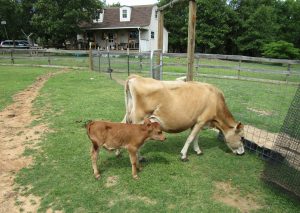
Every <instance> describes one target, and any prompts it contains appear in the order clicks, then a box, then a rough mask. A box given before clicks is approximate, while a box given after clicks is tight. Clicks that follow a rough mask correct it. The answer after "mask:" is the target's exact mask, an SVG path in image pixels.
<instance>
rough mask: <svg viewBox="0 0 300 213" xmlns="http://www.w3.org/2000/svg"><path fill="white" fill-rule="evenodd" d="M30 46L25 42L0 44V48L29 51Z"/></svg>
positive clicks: (9, 41)
mask: <svg viewBox="0 0 300 213" xmlns="http://www.w3.org/2000/svg"><path fill="white" fill-rule="evenodd" d="M30 47H31V46H30V44H29V43H28V42H27V41H26V40H15V42H14V41H13V40H5V41H2V42H1V44H0V48H21V49H29V48H30Z"/></svg>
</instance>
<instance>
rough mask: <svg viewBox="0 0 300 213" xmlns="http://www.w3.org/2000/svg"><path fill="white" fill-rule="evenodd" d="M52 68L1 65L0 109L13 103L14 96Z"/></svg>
mask: <svg viewBox="0 0 300 213" xmlns="http://www.w3.org/2000/svg"><path fill="white" fill-rule="evenodd" d="M50 71H52V69H51V68H47V69H46V68H34V67H13V66H0V110H3V109H4V108H5V107H6V106H7V105H8V104H10V103H12V96H13V95H14V94H16V93H17V92H19V91H21V90H23V89H25V88H26V87H27V86H29V85H30V84H32V83H33V82H34V81H35V79H36V78H37V77H38V76H39V75H41V74H43V73H46V72H50Z"/></svg>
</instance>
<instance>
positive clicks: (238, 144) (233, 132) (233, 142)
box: [224, 122, 245, 155]
mask: <svg viewBox="0 0 300 213" xmlns="http://www.w3.org/2000/svg"><path fill="white" fill-rule="evenodd" d="M224 136H225V142H226V144H227V146H228V147H229V148H230V149H231V150H232V152H233V153H235V154H237V155H242V154H244V152H245V150H244V144H243V142H242V138H243V137H244V125H243V124H242V123H241V122H239V123H238V124H237V125H236V126H235V127H233V128H230V129H229V130H228V131H227V132H226V133H225V135H224Z"/></svg>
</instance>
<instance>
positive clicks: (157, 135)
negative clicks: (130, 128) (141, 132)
mask: <svg viewBox="0 0 300 213" xmlns="http://www.w3.org/2000/svg"><path fill="white" fill-rule="evenodd" d="M144 126H145V128H146V129H147V131H148V134H149V138H150V139H152V140H158V141H164V140H166V136H165V135H164V134H163V132H162V130H161V127H160V124H159V123H158V122H153V123H151V121H150V120H149V119H148V118H145V120H144Z"/></svg>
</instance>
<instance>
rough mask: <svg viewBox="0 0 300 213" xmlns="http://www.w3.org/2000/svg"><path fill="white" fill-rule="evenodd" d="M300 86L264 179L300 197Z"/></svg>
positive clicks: (266, 168)
mask: <svg viewBox="0 0 300 213" xmlns="http://www.w3.org/2000/svg"><path fill="white" fill-rule="evenodd" d="M299 120H300V86H299V87H298V89H297V92H296V95H295V97H294V100H293V101H292V104H291V105H290V108H289V111H288V113H287V116H286V117H285V120H284V123H283V125H282V127H281V130H280V133H279V134H278V136H277V139H276V141H275V144H274V147H273V151H272V152H271V157H272V160H270V161H268V163H267V166H266V167H265V169H264V177H265V178H266V179H267V180H269V181H272V182H274V183H277V184H278V185H280V186H282V187H284V188H286V189H288V190H290V191H292V192H294V193H295V194H297V195H298V196H300V125H299Z"/></svg>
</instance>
